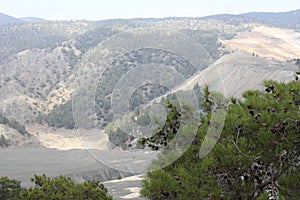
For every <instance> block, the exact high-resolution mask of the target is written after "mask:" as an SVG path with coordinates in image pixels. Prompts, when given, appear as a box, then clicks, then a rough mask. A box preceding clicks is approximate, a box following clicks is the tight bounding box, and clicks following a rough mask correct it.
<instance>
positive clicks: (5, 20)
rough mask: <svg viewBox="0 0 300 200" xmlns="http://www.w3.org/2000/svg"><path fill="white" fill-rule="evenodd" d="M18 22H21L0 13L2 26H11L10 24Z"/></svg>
mask: <svg viewBox="0 0 300 200" xmlns="http://www.w3.org/2000/svg"><path fill="white" fill-rule="evenodd" d="M17 22H20V20H19V19H17V18H14V17H12V16H9V15H5V14H2V13H0V24H9V23H17Z"/></svg>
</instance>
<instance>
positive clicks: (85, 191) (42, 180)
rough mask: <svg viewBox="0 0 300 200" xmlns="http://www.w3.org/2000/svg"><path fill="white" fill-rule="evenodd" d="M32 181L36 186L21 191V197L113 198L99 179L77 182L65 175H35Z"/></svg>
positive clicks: (63, 198)
mask: <svg viewBox="0 0 300 200" xmlns="http://www.w3.org/2000/svg"><path fill="white" fill-rule="evenodd" d="M32 181H33V182H34V184H35V187H34V188H28V189H24V190H22V192H21V193H20V198H21V199H31V200H39V199H45V200H46V199H49V200H50V199H57V200H70V199H78V200H81V199H82V200H86V199H90V200H94V199H99V200H112V197H111V196H109V195H108V194H107V189H106V188H105V187H104V185H103V184H102V183H100V182H99V181H86V182H83V183H80V184H75V183H74V182H73V181H72V180H71V178H68V177H65V176H59V177H55V178H49V177H46V176H45V175H42V176H38V175H35V176H34V178H33V179H32Z"/></svg>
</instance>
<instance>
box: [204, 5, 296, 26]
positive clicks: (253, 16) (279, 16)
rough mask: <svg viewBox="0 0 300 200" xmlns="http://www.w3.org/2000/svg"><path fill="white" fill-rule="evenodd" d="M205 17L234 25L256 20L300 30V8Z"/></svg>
mask: <svg viewBox="0 0 300 200" xmlns="http://www.w3.org/2000/svg"><path fill="white" fill-rule="evenodd" d="M203 19H218V20H222V21H224V22H226V23H230V24H233V25H238V24H243V23H253V22H255V23H262V24H265V25H270V26H276V27H280V28H291V29H298V30H300V23H299V21H300V9H298V10H294V11H289V12H250V13H245V14H239V15H232V14H220V15H212V16H207V17H204V18H203Z"/></svg>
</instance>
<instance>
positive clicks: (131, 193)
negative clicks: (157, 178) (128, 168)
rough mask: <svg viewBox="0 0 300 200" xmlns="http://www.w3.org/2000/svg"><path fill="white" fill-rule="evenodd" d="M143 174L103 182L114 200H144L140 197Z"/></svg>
mask: <svg viewBox="0 0 300 200" xmlns="http://www.w3.org/2000/svg"><path fill="white" fill-rule="evenodd" d="M144 177H145V175H144V174H141V175H136V176H130V177H126V178H122V179H117V180H113V181H107V182H104V185H105V186H106V187H107V188H108V191H109V193H110V194H112V195H113V196H114V197H116V199H120V200H121V199H144V198H142V197H141V196H140V191H141V187H142V185H141V180H143V178H144Z"/></svg>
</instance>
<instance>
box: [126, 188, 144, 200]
mask: <svg viewBox="0 0 300 200" xmlns="http://www.w3.org/2000/svg"><path fill="white" fill-rule="evenodd" d="M125 190H129V191H130V192H131V194H127V195H125V196H121V198H123V199H134V198H137V197H140V191H141V188H140V187H131V188H125Z"/></svg>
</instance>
